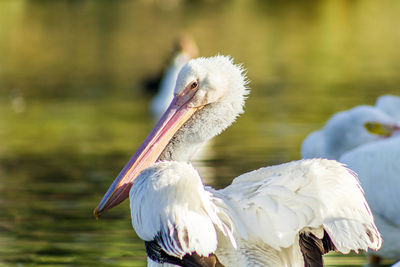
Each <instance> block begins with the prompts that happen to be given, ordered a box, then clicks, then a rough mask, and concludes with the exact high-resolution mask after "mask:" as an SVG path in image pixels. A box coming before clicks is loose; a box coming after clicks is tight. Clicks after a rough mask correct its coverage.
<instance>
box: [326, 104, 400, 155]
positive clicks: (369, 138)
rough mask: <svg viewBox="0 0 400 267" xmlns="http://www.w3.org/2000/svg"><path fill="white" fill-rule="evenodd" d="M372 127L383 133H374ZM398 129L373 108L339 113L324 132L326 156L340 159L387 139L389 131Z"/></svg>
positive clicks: (391, 119)
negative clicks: (369, 144)
mask: <svg viewBox="0 0 400 267" xmlns="http://www.w3.org/2000/svg"><path fill="white" fill-rule="evenodd" d="M377 125H379V126H380V127H376V126H377ZM383 125H384V126H383ZM371 126H374V129H377V128H378V130H381V131H380V132H379V131H378V130H375V132H373V131H371V129H370V128H371ZM397 127H398V124H397V122H396V121H395V120H394V119H393V118H391V117H390V116H389V115H387V114H385V113H384V112H382V111H381V110H380V109H377V108H375V107H372V106H358V107H355V108H353V109H350V110H347V111H343V112H339V113H337V114H335V115H334V116H333V117H332V118H331V119H329V121H328V122H327V123H326V125H325V127H324V128H323V130H322V131H323V134H324V138H325V142H326V143H325V147H324V152H325V156H326V157H327V158H330V159H339V157H340V156H341V155H342V154H343V153H345V152H346V151H349V150H351V149H353V148H355V147H357V146H359V145H362V144H366V143H370V142H373V141H378V140H380V139H384V138H387V137H388V136H390V135H391V134H387V132H388V130H387V129H389V128H390V129H393V130H396V129H397ZM382 129H386V131H383V130H382Z"/></svg>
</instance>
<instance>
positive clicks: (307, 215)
mask: <svg viewBox="0 0 400 267" xmlns="http://www.w3.org/2000/svg"><path fill="white" fill-rule="evenodd" d="M217 193H218V195H219V197H221V198H223V199H224V200H225V204H226V205H228V206H230V208H231V213H233V214H234V216H232V218H235V216H236V219H233V221H234V222H235V223H236V224H237V225H241V227H239V229H245V231H241V232H240V233H241V236H242V237H243V238H245V239H247V240H249V241H252V240H253V241H258V240H260V239H261V240H262V241H263V242H265V243H267V244H268V245H269V246H271V247H273V248H274V249H276V250H281V249H282V248H287V247H290V246H291V245H293V244H294V242H295V241H296V240H297V238H298V233H301V232H311V233H312V234H313V235H316V236H317V237H318V238H322V237H323V235H324V230H325V231H326V232H327V233H328V235H329V237H330V238H331V240H332V242H333V244H334V245H335V247H336V249H337V250H338V251H340V252H343V253H348V252H349V251H350V250H355V251H357V250H359V249H362V250H367V249H368V248H372V249H378V248H379V247H380V245H381V238H380V234H379V232H378V231H377V229H376V227H375V224H374V221H373V217H372V215H371V212H370V210H369V207H368V204H367V202H366V200H365V198H364V195H363V191H362V189H361V187H360V184H359V182H358V180H357V178H356V175H355V174H354V173H353V172H352V171H351V170H349V169H347V168H345V167H344V166H343V165H342V164H340V163H338V162H336V161H330V160H324V159H313V160H300V161H295V162H290V163H286V164H282V165H278V166H272V167H266V168H261V169H258V170H255V171H252V172H249V173H246V174H243V175H241V176H239V177H237V178H236V179H234V181H233V183H232V184H231V185H230V186H228V187H226V188H225V189H222V190H219V191H218V192H217Z"/></svg>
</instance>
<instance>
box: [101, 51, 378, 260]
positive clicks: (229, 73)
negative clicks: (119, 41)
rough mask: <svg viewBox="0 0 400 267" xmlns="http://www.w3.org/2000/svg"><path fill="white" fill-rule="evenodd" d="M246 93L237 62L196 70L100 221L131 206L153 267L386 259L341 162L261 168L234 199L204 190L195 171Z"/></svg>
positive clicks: (220, 61)
mask: <svg viewBox="0 0 400 267" xmlns="http://www.w3.org/2000/svg"><path fill="white" fill-rule="evenodd" d="M247 84H248V82H247V79H246V76H245V74H244V69H243V68H242V67H241V66H239V65H235V64H233V60H232V59H230V58H229V57H225V56H215V57H211V58H198V59H194V60H191V61H189V62H188V63H187V64H186V65H185V66H184V67H183V68H182V70H181V72H180V73H179V75H178V79H177V82H176V86H175V97H174V99H173V100H172V103H171V104H170V106H169V108H168V109H167V111H166V112H165V113H164V115H163V116H162V118H161V119H160V121H159V122H158V123H157V125H156V126H155V128H154V129H153V131H152V132H151V133H150V134H149V135H148V137H147V138H146V139H145V141H144V143H143V144H142V145H141V146H140V148H139V149H138V151H137V152H136V153H135V154H134V155H133V157H132V158H131V159H130V160H129V162H128V163H127V164H126V165H125V167H124V168H123V170H122V171H121V172H120V174H119V175H118V176H117V178H116V179H115V181H114V182H113V184H112V185H111V186H110V188H109V189H108V191H107V193H106V194H105V196H104V197H103V199H102V201H101V202H100V203H99V205H98V206H97V208H96V209H95V216H99V215H101V214H102V213H103V212H104V211H106V210H107V209H110V208H112V207H114V206H115V205H117V204H119V203H120V202H122V201H123V200H124V199H126V198H127V197H128V196H129V197H130V204H131V205H130V207H131V218H132V224H133V227H134V229H135V230H136V232H137V234H138V235H139V237H140V238H142V239H143V240H144V241H145V245H146V251H147V254H148V266H166V265H168V264H171V265H178V266H322V265H323V262H322V254H325V253H327V252H328V251H330V250H336V251H340V252H342V253H348V252H349V251H351V250H354V251H358V250H367V249H368V248H371V249H378V248H379V247H380V245H381V238H380V234H379V232H378V231H377V229H376V227H375V224H374V221H373V217H372V214H371V213H370V210H369V206H368V204H367V202H366V200H365V198H364V196H363V192H362V189H361V187H360V185H359V183H358V181H357V178H356V177H355V174H354V173H353V172H352V171H350V170H349V169H347V168H346V167H344V166H343V165H341V164H339V163H337V162H335V161H329V160H321V159H314V160H302V161H297V162H291V163H286V164H282V165H278V166H273V167H266V168H261V169H259V170H256V171H253V172H249V173H246V174H243V175H241V176H239V177H237V178H235V179H234V180H233V183H232V184H231V185H230V186H228V187H226V188H225V189H222V190H214V189H212V188H210V187H206V188H204V186H203V184H202V182H201V179H200V176H199V175H198V174H197V172H196V171H195V170H194V169H193V167H192V166H191V165H190V164H189V163H187V162H188V161H189V160H190V158H191V156H192V155H193V153H194V152H195V151H196V149H198V148H199V147H200V146H201V145H202V144H203V143H204V142H206V141H207V140H209V139H211V138H212V137H214V136H215V135H217V134H219V133H220V132H221V131H223V130H224V129H225V128H227V127H228V126H229V125H231V124H232V123H233V122H234V121H235V120H236V118H237V116H238V115H239V114H241V113H242V112H243V106H244V101H245V99H246V97H247V94H248V91H249V90H248V88H247ZM136 178H137V179H136Z"/></svg>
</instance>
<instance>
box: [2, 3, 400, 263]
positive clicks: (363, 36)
mask: <svg viewBox="0 0 400 267" xmlns="http://www.w3.org/2000/svg"><path fill="white" fill-rule="evenodd" d="M399 13H400V2H399V1H396V0H385V1H374V0H364V1H361V0H354V1H348V0H337V1H311V0H306V1H289V0H285V1H272V0H268V1H261V0H248V1H243V0H231V1H216V0H214V1H212V0H208V1H201V0H197V1H184V0H166V1H162V0H147V1H145V0H142V1H127V0H125V1H123V0H120V1H117V0H114V1H104V0H99V1H94V0H93V1H78V0H71V1H67V0H58V1H46V0H40V1H39V0H31V1H28V0H26V1H23V0H3V1H0V206H1V209H0V264H7V265H9V266H17V265H18V266H21V265H23V266H40V265H61V266H69V265H73V266H93V265H98V266H145V254H144V246H143V243H142V241H140V240H139V239H138V238H137V237H136V236H135V234H134V232H133V230H132V229H131V226H130V219H129V212H128V203H123V204H122V205H121V206H120V207H117V208H115V209H113V210H112V211H111V212H109V213H108V214H106V215H105V216H104V218H101V219H100V220H99V221H98V222H96V221H95V220H94V219H92V214H91V213H92V210H93V208H94V207H95V206H96V205H97V201H99V200H100V198H101V197H102V194H103V193H104V192H105V191H106V189H107V188H108V185H109V184H110V183H111V181H112V179H113V178H114V176H115V175H116V174H117V173H118V172H119V170H120V168H122V166H123V164H124V163H125V162H126V161H127V160H128V158H129V157H130V156H131V155H132V154H133V152H134V151H135V149H136V148H137V147H138V146H139V145H140V143H141V141H142V140H143V139H144V138H145V136H146V135H147V133H148V132H149V130H150V129H151V127H152V124H153V122H152V121H151V119H150V117H149V115H148V112H147V111H148V102H149V100H150V98H149V96H148V95H147V94H145V93H144V92H143V89H142V88H141V84H142V80H143V79H144V78H145V77H146V76H149V75H152V74H154V73H157V72H159V71H160V68H161V66H162V65H163V63H164V62H165V59H166V58H168V57H169V53H170V51H171V48H172V44H173V42H174V40H175V39H176V38H177V36H179V35H181V34H182V33H187V34H190V35H192V37H193V38H194V39H195V40H196V42H197V44H198V47H199V48H200V54H201V55H203V56H211V55H215V54H218V53H220V54H230V55H232V56H233V57H234V58H235V61H236V62H243V64H244V66H245V67H246V68H247V69H248V76H249V79H250V80H251V84H250V85H251V88H252V92H251V95H250V97H249V99H248V101H247V104H246V113H245V114H244V115H242V117H241V118H239V119H238V121H237V123H235V124H234V125H233V126H232V127H231V128H230V129H229V130H227V131H226V132H224V133H223V134H222V135H221V136H219V137H217V138H216V142H214V144H213V153H212V154H210V155H209V158H208V159H206V160H205V161H204V162H202V164H203V165H206V166H208V167H209V168H211V169H213V171H212V172H211V174H212V176H214V177H211V179H210V181H212V184H213V185H214V186H217V187H221V186H225V185H226V184H228V183H229V182H230V181H231V179H232V177H235V176H237V175H238V174H240V173H242V172H244V171H248V170H251V169H255V168H258V167H261V166H266V165H271V164H277V163H281V162H284V161H289V160H294V159H298V158H299V148H300V144H301V141H302V139H303V138H304V137H305V136H306V135H307V134H308V133H310V132H311V131H313V130H316V129H318V128H319V127H321V126H322V125H323V122H324V121H325V120H326V119H327V118H328V117H329V116H331V115H332V114H333V113H335V112H337V111H339V110H343V109H347V108H350V107H352V106H354V105H360V104H373V103H374V101H375V98H376V97H377V96H379V95H381V94H385V93H392V94H400V75H399V74H400V73H399V70H400V53H399V50H398V48H399V47H400V31H399V30H398V28H397V25H399V22H400V18H399V16H398V14H399ZM364 261H365V258H364V257H363V256H356V255H352V256H350V257H342V256H337V255H333V256H331V257H328V258H327V263H328V264H332V265H347V266H349V265H355V266H359V265H362V263H363V262H364Z"/></svg>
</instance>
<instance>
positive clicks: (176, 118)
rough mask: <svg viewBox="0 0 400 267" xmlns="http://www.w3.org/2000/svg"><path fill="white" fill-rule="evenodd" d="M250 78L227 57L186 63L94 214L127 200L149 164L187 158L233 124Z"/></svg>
mask: <svg viewBox="0 0 400 267" xmlns="http://www.w3.org/2000/svg"><path fill="white" fill-rule="evenodd" d="M247 83H248V82H247V78H246V75H245V73H244V69H243V68H242V67H241V66H240V65H235V64H234V63H233V60H232V59H231V58H230V57H227V56H215V57H210V58H197V59H193V60H190V61H189V62H188V63H186V65H185V66H184V67H183V68H182V70H181V71H180V73H179V75H178V78H177V81H176V86H175V91H174V98H173V100H172V102H171V104H170V106H169V107H168V109H167V110H166V111H165V113H164V115H163V116H162V117H161V119H160V120H159V121H158V123H157V124H156V126H155V127H154V129H153V130H152V132H151V133H150V134H149V135H148V136H147V138H146V139H145V141H144V142H143V143H142V145H141V146H140V147H139V149H138V150H137V151H136V153H135V154H134V155H133V157H132V158H131V159H130V160H129V162H128V163H127V164H126V165H125V167H124V168H123V169H122V171H121V172H120V173H119V175H118V176H117V178H116V179H115V180H114V182H113V184H112V185H111V186H110V188H109V189H108V191H107V193H106V194H105V195H104V197H103V199H102V200H101V202H100V203H99V205H98V206H97V208H96V209H95V211H94V214H95V216H96V217H98V216H100V215H101V214H102V213H103V212H104V211H106V210H107V209H110V208H112V207H114V206H116V205H118V204H119V203H121V202H122V201H123V200H125V199H126V198H127V197H128V196H129V190H130V188H131V186H132V182H133V180H134V179H135V178H136V177H137V175H138V174H139V173H140V172H141V171H142V170H143V169H145V168H147V167H148V166H149V165H150V164H152V163H154V162H156V161H159V160H175V161H188V160H189V159H190V157H191V156H192V155H193V153H194V152H195V151H196V150H197V148H198V147H200V146H201V145H202V144H203V143H204V142H206V141H207V140H209V139H211V138H212V137H214V136H215V135H217V134H219V133H220V132H221V131H223V130H224V129H226V128H227V127H228V126H229V125H231V124H232V123H233V122H234V121H235V119H236V118H237V116H238V115H239V114H241V113H242V112H243V106H244V101H245V99H246V96H247V94H248V88H247Z"/></svg>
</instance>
